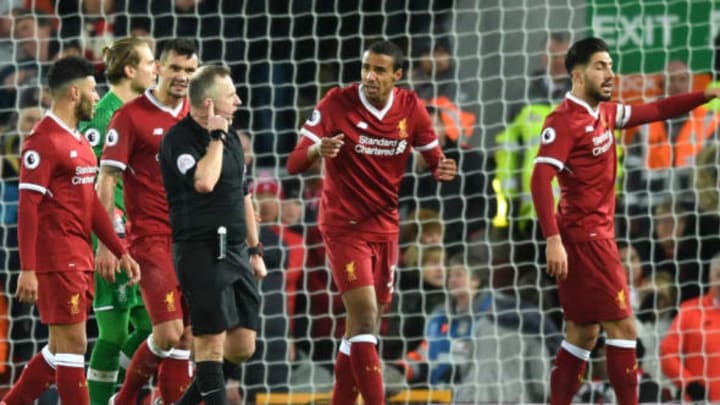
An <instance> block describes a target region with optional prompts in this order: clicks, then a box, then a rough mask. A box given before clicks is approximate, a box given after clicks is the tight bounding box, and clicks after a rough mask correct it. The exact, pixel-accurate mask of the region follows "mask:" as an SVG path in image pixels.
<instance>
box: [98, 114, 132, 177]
mask: <svg viewBox="0 0 720 405" xmlns="http://www.w3.org/2000/svg"><path fill="white" fill-rule="evenodd" d="M134 133H135V128H134V125H133V120H132V119H131V118H130V116H129V114H128V112H127V109H125V108H123V109H120V110H118V112H117V113H116V114H115V116H113V118H112V120H110V125H108V131H107V134H105V145H104V148H103V152H102V156H101V158H100V166H113V167H117V168H118V169H120V170H125V169H126V168H127V166H128V162H129V161H130V151H131V150H132V146H133V142H134V138H135V135H134Z"/></svg>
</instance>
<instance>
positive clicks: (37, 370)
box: [3, 346, 55, 405]
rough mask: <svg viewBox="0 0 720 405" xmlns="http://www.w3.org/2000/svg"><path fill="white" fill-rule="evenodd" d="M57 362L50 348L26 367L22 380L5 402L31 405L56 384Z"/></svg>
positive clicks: (36, 356) (35, 357)
mask: <svg viewBox="0 0 720 405" xmlns="http://www.w3.org/2000/svg"><path fill="white" fill-rule="evenodd" d="M54 367H55V360H54V356H53V355H52V353H50V350H48V347H47V346H45V347H44V348H43V349H42V352H40V353H38V354H36V355H35V356H33V358H32V359H30V361H29V362H28V363H27V365H25V369H24V370H23V372H22V374H21V375H20V379H19V380H18V381H17V382H16V383H15V385H14V386H13V387H12V389H11V390H10V392H8V394H7V395H5V398H3V400H4V401H5V403H6V404H7V405H30V404H32V402H33V401H34V400H35V399H37V398H38V397H39V396H40V395H42V393H43V392H45V390H47V389H48V388H50V386H51V385H52V384H53V382H55V368H54Z"/></svg>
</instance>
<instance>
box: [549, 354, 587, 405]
mask: <svg viewBox="0 0 720 405" xmlns="http://www.w3.org/2000/svg"><path fill="white" fill-rule="evenodd" d="M589 359H590V351H589V350H585V349H581V348H579V347H577V346H574V345H571V344H570V343H568V342H566V341H563V342H562V345H561V346H560V350H558V353H557V355H556V356H555V364H554V366H553V368H552V373H551V374H550V404H551V405H568V404H570V403H571V402H572V399H573V396H575V393H576V392H577V391H578V389H580V383H581V382H582V379H583V375H584V374H585V367H586V366H587V362H588V360H589Z"/></svg>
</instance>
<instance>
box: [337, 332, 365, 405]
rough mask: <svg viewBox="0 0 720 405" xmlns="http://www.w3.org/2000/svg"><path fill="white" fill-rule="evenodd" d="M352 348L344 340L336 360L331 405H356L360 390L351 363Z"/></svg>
mask: <svg viewBox="0 0 720 405" xmlns="http://www.w3.org/2000/svg"><path fill="white" fill-rule="evenodd" d="M350 347H351V344H350V342H348V341H347V340H345V339H344V338H343V340H342V343H340V350H339V351H338V354H337V358H336V359H335V385H334V386H333V393H332V400H331V402H330V405H355V402H356V400H357V395H358V390H357V387H356V386H355V377H354V376H353V369H352V363H351V362H350Z"/></svg>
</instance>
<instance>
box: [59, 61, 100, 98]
mask: <svg viewBox="0 0 720 405" xmlns="http://www.w3.org/2000/svg"><path fill="white" fill-rule="evenodd" d="M94 74H95V67H94V66H93V64H92V63H90V61H88V60H87V59H85V58H81V57H79V56H66V57H64V58H60V59H58V60H57V61H55V63H53V64H52V66H50V71H49V72H48V87H49V88H50V92H51V93H52V94H53V96H54V95H55V92H56V91H58V90H59V89H60V88H62V87H63V86H65V85H66V84H68V83H70V82H72V81H75V80H78V79H84V78H86V77H88V76H93V75H94Z"/></svg>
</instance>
